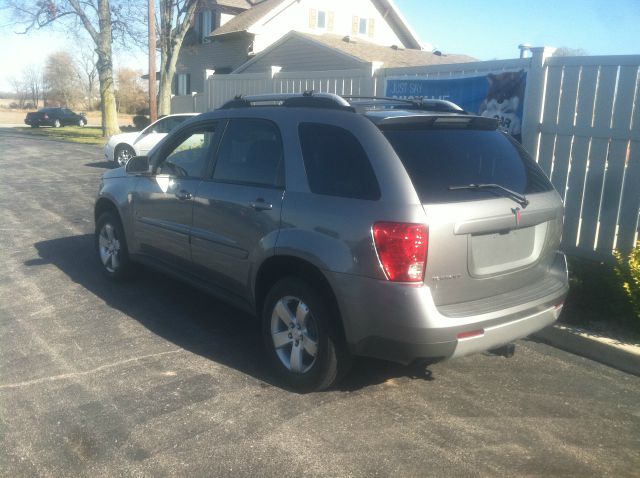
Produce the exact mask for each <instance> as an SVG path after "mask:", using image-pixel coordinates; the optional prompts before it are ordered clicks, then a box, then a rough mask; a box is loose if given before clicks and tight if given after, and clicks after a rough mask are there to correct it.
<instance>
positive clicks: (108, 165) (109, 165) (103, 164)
mask: <svg viewBox="0 0 640 478" xmlns="http://www.w3.org/2000/svg"><path fill="white" fill-rule="evenodd" d="M85 166H88V167H90V168H100V169H114V168H115V167H116V164H115V163H114V162H113V161H96V162H95V163H87V164H85Z"/></svg>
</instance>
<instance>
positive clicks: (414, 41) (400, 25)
mask: <svg viewBox="0 0 640 478" xmlns="http://www.w3.org/2000/svg"><path fill="white" fill-rule="evenodd" d="M371 3H373V5H374V6H375V7H376V8H377V9H378V12H380V15H382V18H384V19H385V20H386V21H387V23H388V24H389V26H390V27H391V29H392V30H393V31H394V33H395V34H396V35H397V36H398V38H399V39H400V41H401V42H402V44H403V45H404V46H405V48H413V49H415V50H422V48H423V45H422V43H421V42H420V39H419V38H418V35H417V34H416V33H415V32H414V31H413V30H412V29H411V27H410V26H409V22H407V20H406V19H405V18H404V16H403V15H402V13H400V10H399V9H398V7H396V5H395V3H393V0H371ZM427 49H428V50H431V46H429V47H428V48H427Z"/></svg>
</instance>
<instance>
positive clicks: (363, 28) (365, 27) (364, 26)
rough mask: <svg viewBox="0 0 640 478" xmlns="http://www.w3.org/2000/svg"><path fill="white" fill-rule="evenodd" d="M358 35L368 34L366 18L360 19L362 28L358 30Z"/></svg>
mask: <svg viewBox="0 0 640 478" xmlns="http://www.w3.org/2000/svg"><path fill="white" fill-rule="evenodd" d="M358 33H360V35H366V34H367V19H366V18H361V19H360V26H359V28H358Z"/></svg>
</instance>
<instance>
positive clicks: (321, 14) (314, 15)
mask: <svg viewBox="0 0 640 478" xmlns="http://www.w3.org/2000/svg"><path fill="white" fill-rule="evenodd" d="M309 28H310V29H311V30H326V31H328V32H331V31H333V12H329V11H326V10H316V9H315V8H310V9H309Z"/></svg>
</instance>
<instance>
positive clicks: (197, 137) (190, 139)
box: [157, 125, 215, 178]
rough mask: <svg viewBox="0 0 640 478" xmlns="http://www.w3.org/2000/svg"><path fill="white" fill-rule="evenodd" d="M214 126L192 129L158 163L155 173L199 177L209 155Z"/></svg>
mask: <svg viewBox="0 0 640 478" xmlns="http://www.w3.org/2000/svg"><path fill="white" fill-rule="evenodd" d="M214 136H215V126H213V125H209V126H206V127H202V128H199V129H196V130H192V131H191V132H189V133H188V135H187V136H186V137H184V138H183V139H182V140H181V141H180V142H179V143H178V144H177V145H176V146H175V147H174V148H173V149H172V150H171V151H170V152H169V154H167V156H166V158H165V159H164V161H162V163H161V164H160V166H159V168H158V170H157V173H158V174H169V175H171V176H177V177H181V178H201V177H203V174H204V171H205V169H206V167H207V162H208V160H209V158H210V157H211V144H212V143H213V140H214Z"/></svg>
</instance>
